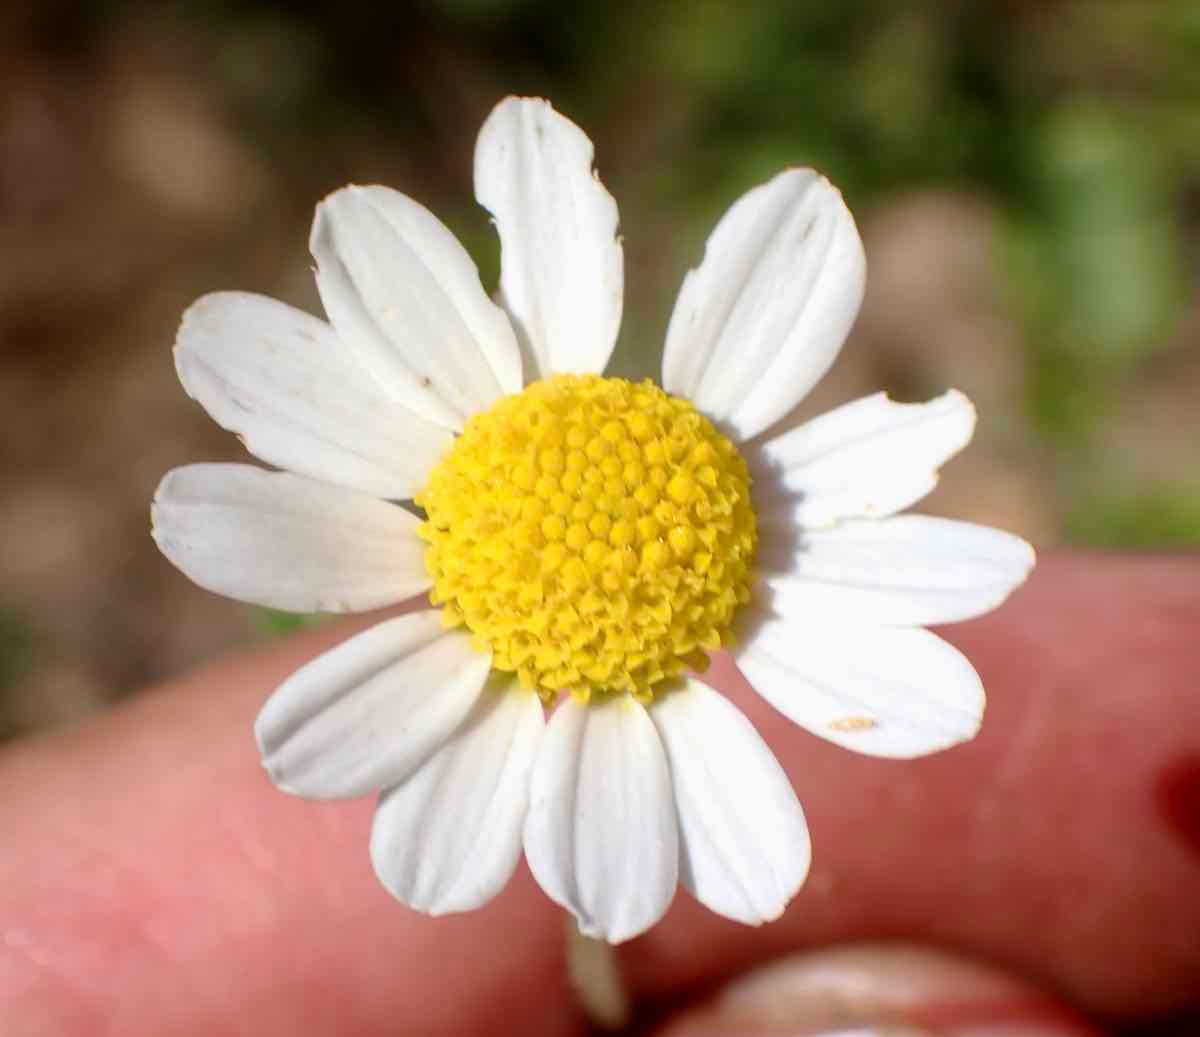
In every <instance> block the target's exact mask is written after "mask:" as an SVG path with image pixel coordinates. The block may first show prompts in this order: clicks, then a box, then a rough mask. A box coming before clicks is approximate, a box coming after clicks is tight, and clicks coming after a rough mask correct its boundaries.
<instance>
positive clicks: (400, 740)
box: [254, 611, 492, 799]
mask: <svg viewBox="0 0 1200 1037" xmlns="http://www.w3.org/2000/svg"><path fill="white" fill-rule="evenodd" d="M491 665H492V658H491V655H490V653H487V652H477V651H475V650H474V649H473V648H472V647H471V640H470V637H469V635H467V634H465V633H463V632H462V631H453V630H446V629H445V628H444V627H443V626H442V621H441V615H440V613H438V612H432V611H429V612H417V613H414V614H412V615H407V616H400V617H398V618H396V619H389V620H387V621H386V622H383V623H380V624H379V625H378V626H374V627H371V629H370V630H367V631H365V632H364V633H361V634H358V635H357V636H356V637H352V638H350V640H349V641H345V642H343V643H342V644H340V645H338V647H337V648H334V649H333V650H332V651H329V652H326V653H325V654H324V655H321V656H318V657H317V658H316V659H314V660H313V661H312V662H310V663H309V664H308V665H307V666H304V667H302V668H301V669H299V670H297V671H296V672H295V673H294V674H292V676H291V677H289V678H288V679H287V680H286V681H284V682H283V683H282V684H281V685H280V686H279V687H278V688H277V689H276V691H275V693H274V694H273V695H272V696H271V697H270V698H269V699H268V700H267V702H266V705H264V706H263V708H262V711H261V712H260V713H259V714H258V719H257V721H255V724H254V735H255V737H256V738H257V739H258V748H259V752H260V753H261V755H262V761H263V766H264V767H266V769H267V773H268V774H269V775H270V776H271V780H272V781H273V782H274V783H275V784H276V785H278V786H279V787H280V788H281V789H283V790H284V791H285V792H292V793H295V794H296V795H298V796H307V797H309V798H311V799H339V798H344V797H347V796H361V795H363V794H365V793H368V792H378V791H379V790H380V789H384V788H388V787H389V786H391V785H395V784H397V783H398V782H401V781H404V779H405V778H407V777H408V776H409V775H410V774H412V773H413V772H414V771H415V770H416V769H417V768H418V767H420V766H421V765H422V764H424V763H425V761H426V760H428V759H429V758H430V756H432V755H433V753H434V752H436V750H437V749H438V747H439V746H441V745H442V744H443V743H444V742H445V741H446V740H447V739H448V738H449V737H450V736H451V735H452V734H453V732H454V730H455V729H456V728H457V727H458V726H459V724H461V723H462V720H463V718H464V717H465V716H466V715H467V713H468V712H469V710H470V709H471V706H472V705H474V703H475V701H476V699H477V698H478V697H479V692H480V689H481V688H482V687H483V684H484V681H486V680H487V675H488V671H489V669H490V668H491Z"/></svg>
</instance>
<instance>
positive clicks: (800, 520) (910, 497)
mask: <svg viewBox="0 0 1200 1037" xmlns="http://www.w3.org/2000/svg"><path fill="white" fill-rule="evenodd" d="M974 429H975V408H974V407H972V406H971V401H970V400H968V399H967V398H966V397H965V396H964V395H963V394H962V393H960V392H955V391H953V390H951V391H950V392H948V393H946V394H945V395H943V396H939V397H938V398H937V399H934V400H930V401H929V402H928V403H893V402H892V401H891V400H889V399H888V398H887V395H886V394H885V393H876V394H875V395H874V396H866V397H864V398H863V399H861V400H855V401H854V402H853V403H848V404H846V405H845V406H843V407H838V408H837V410H832V411H830V412H829V413H828V414H823V415H821V416H820V417H819V418H815V419H813V420H812V421H809V422H807V423H806V424H804V425H801V426H799V427H798V428H794V429H792V430H791V431H790V432H786V433H784V434H783V435H781V436H777V437H776V438H774V439H769V440H767V441H766V442H764V443H763V444H762V445H761V447H760V448H759V450H758V451H756V452H755V454H754V455H752V456H753V457H754V465H755V468H756V470H757V471H756V474H755V484H754V489H755V505H756V510H757V512H758V517H759V521H760V523H771V522H775V523H783V524H785V525H789V526H796V525H799V526H806V527H809V528H812V527H819V526H827V525H829V524H831V523H833V522H835V521H837V520H838V519H845V518H882V517H883V516H885V515H891V514H894V513H895V512H897V511H902V510H904V509H905V508H907V507H908V506H909V505H910V504H914V503H916V502H917V501H918V500H920V499H921V498H922V497H924V496H925V494H927V493H928V492H929V491H930V490H932V489H933V488H934V486H936V485H937V479H938V468H939V467H940V466H941V465H942V464H944V463H945V462H946V461H947V460H949V458H950V457H952V456H953V455H954V454H956V453H958V451H959V450H961V449H962V448H963V447H964V446H966V445H967V442H968V441H969V440H970V438H971V433H972V432H973V431H974Z"/></svg>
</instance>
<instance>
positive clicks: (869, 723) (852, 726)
mask: <svg viewBox="0 0 1200 1037" xmlns="http://www.w3.org/2000/svg"><path fill="white" fill-rule="evenodd" d="M829 726H830V727H832V728H833V729H834V730H835V731H869V730H870V729H871V728H873V727H876V726H877V723H876V721H874V720H872V719H871V718H870V717H842V719H841V720H834V721H833V722H832V723H831V724H830V725H829Z"/></svg>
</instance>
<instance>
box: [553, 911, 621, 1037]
mask: <svg viewBox="0 0 1200 1037" xmlns="http://www.w3.org/2000/svg"><path fill="white" fill-rule="evenodd" d="M567 977H568V980H569V982H570V984H571V986H572V988H574V990H575V993H576V994H577V995H578V996H579V1001H580V1003H581V1004H582V1005H583V1010H584V1012H586V1013H587V1017H588V1019H589V1020H591V1022H592V1024H593V1025H594V1026H596V1027H597V1028H598V1029H601V1030H620V1029H623V1028H624V1027H625V1026H626V1025H627V1024H628V1022H629V1015H630V1005H629V994H628V992H627V991H626V989H625V984H624V982H623V981H622V979H621V970H620V969H619V968H618V966H617V955H616V952H615V950H614V949H613V946H612V945H611V944H609V943H605V942H604V941H603V940H596V939H593V938H592V937H590V936H584V935H583V933H581V932H580V931H579V927H578V925H576V923H575V919H574V918H572V917H570V916H569V915H568V916H567Z"/></svg>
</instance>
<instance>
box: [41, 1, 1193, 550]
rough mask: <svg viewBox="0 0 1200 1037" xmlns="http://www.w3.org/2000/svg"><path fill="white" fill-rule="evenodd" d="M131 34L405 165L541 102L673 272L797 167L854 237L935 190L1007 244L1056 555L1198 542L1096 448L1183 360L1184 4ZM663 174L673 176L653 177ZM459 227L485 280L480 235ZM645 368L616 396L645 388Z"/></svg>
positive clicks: (994, 4) (429, 17) (267, 113)
mask: <svg viewBox="0 0 1200 1037" xmlns="http://www.w3.org/2000/svg"><path fill="white" fill-rule="evenodd" d="M56 6H57V5H53V4H50V5H46V10H47V11H50V10H51V9H53V8H55V7H56ZM134 9H137V10H138V11H139V12H141V13H142V15H144V12H145V11H146V10H148V9H149V10H152V11H153V12H155V14H154V16H155V17H159V18H169V19H173V20H175V21H176V22H182V23H185V24H190V25H194V26H195V29H196V32H197V33H201V34H206V35H208V36H210V37H214V38H217V39H219V40H220V45H219V47H218V52H219V60H218V61H217V63H216V67H215V69H214V70H213V76H214V83H215V84H216V88H217V89H218V90H220V91H222V92H223V95H224V99H225V101H226V102H227V103H228V105H229V106H230V107H231V108H232V109H233V110H234V111H236V112H238V113H240V115H241V116H242V117H244V118H245V119H246V120H247V121H248V123H249V125H251V126H252V127H253V129H254V132H256V133H263V134H273V133H280V134H303V133H305V132H310V133H311V132H315V130H314V128H315V127H329V126H340V125H343V124H345V123H347V122H351V121H354V120H356V119H360V118H363V117H364V116H363V114H362V113H369V114H368V116H366V117H367V118H370V119H374V120H375V122H374V123H373V125H376V126H385V127H386V128H387V132H388V133H389V134H393V133H394V134H395V136H396V138H397V139H404V140H412V141H421V140H423V139H428V138H431V137H433V136H436V135H438V134H440V133H444V132H445V130H444V128H443V127H442V126H441V125H440V118H439V117H440V114H441V112H442V110H443V109H441V108H439V104H438V102H437V100H436V99H435V98H434V95H436V94H437V93H438V92H439V91H440V92H443V93H447V92H449V93H454V92H456V91H457V92H459V93H465V94H471V95H473V96H489V97H494V96H496V95H497V94H499V93H501V92H504V91H509V90H513V91H521V92H540V93H545V94H548V95H550V96H552V97H553V98H554V100H555V102H556V104H558V106H559V107H561V108H563V109H564V110H566V111H568V112H570V113H571V114H572V115H573V116H574V117H575V118H576V119H577V120H578V121H579V122H581V123H582V124H583V125H585V126H586V127H587V128H588V129H589V131H590V132H591V133H592V135H593V136H594V137H596V138H597V139H598V141H599V142H600V144H601V146H602V149H604V145H606V144H611V145H612V146H610V147H608V148H607V149H604V150H603V153H604V154H605V155H606V156H612V155H613V154H614V152H617V151H620V150H622V149H625V150H627V151H629V152H630V153H631V154H632V155H633V157H632V158H627V159H626V164H625V165H623V166H622V165H621V164H620V162H619V161H614V160H613V159H610V158H607V157H606V161H605V171H606V178H608V179H609V181H610V183H612V182H614V176H613V175H612V173H613V171H615V178H616V179H620V181H621V184H620V186H621V189H622V190H621V194H622V205H623V206H626V198H629V199H632V200H633V201H631V203H630V205H629V206H628V207H626V208H624V209H623V211H624V212H625V214H626V217H627V218H628V217H629V216H630V215H635V214H636V212H637V209H636V207H640V208H641V209H642V210H644V211H653V212H655V213H667V214H668V215H669V216H670V217H671V223H672V226H677V227H680V228H683V229H682V231H681V232H680V233H679V235H678V236H677V237H676V238H674V239H673V240H671V241H669V242H664V244H663V247H664V248H669V249H672V250H675V251H676V252H677V253H678V254H679V255H681V256H684V257H695V256H696V255H698V254H699V249H700V246H701V243H702V240H703V235H704V234H705V233H707V229H708V228H709V227H710V226H711V224H712V221H713V219H714V218H715V217H716V216H717V215H718V214H719V213H720V212H721V211H722V210H723V209H724V207H725V206H726V205H727V204H728V203H729V201H730V199H732V198H734V197H736V196H738V195H739V194H741V193H742V192H743V191H744V190H745V189H746V188H747V186H748V185H750V184H754V183H758V182H761V181H762V180H764V179H766V178H767V177H769V176H770V175H772V174H773V173H774V172H776V171H777V170H778V169H779V168H781V167H782V166H785V165H789V164H811V165H814V166H817V167H819V168H820V169H822V170H823V171H825V172H827V173H828V175H829V176H830V177H831V179H833V180H834V181H835V182H836V183H837V184H838V185H839V186H840V187H841V188H842V189H843V191H844V192H845V193H846V195H847V196H848V198H849V199H850V200H851V203H852V205H853V207H854V209H855V210H856V211H857V212H860V213H866V212H869V211H870V209H871V207H872V206H875V205H879V204H883V203H885V202H886V201H888V200H889V199H892V198H894V197H896V196H898V195H902V194H904V193H906V192H914V191H918V190H928V189H931V188H932V189H948V190H953V191H964V192H968V193H970V194H972V195H975V196H980V197H983V198H985V199H986V200H987V201H988V203H989V204H990V206H991V209H992V211H994V212H995V213H996V214H997V217H998V223H999V229H1000V233H999V234H998V235H997V241H998V247H997V250H996V251H997V254H996V256H995V277H996V283H997V287H998V291H999V294H1000V295H1001V296H1002V297H1003V298H1004V299H1005V300H1006V301H1007V304H1008V305H1009V307H1010V308H1011V312H1012V313H1013V314H1014V315H1015V318H1016V321H1017V324H1018V326H1019V327H1020V328H1021V329H1022V331H1023V340H1024V347H1025V351H1026V357H1025V360H1026V364H1025V368H1024V370H1025V398H1026V407H1027V417H1028V419H1029V422H1030V424H1031V426H1032V427H1033V429H1034V430H1035V431H1036V433H1037V435H1038V436H1039V437H1040V438H1041V441H1042V442H1043V443H1044V444H1045V447H1046V451H1047V453H1048V454H1049V456H1050V457H1051V458H1052V459H1053V463H1054V466H1055V470H1056V471H1057V472H1058V473H1059V475H1060V478H1061V481H1062V483H1063V494H1062V495H1063V497H1064V499H1065V500H1067V501H1068V502H1069V506H1068V511H1069V512H1070V513H1071V514H1072V515H1076V516H1082V515H1086V516H1087V519H1086V521H1084V520H1083V519H1078V520H1076V519H1071V521H1070V522H1069V523H1068V534H1069V535H1071V536H1075V537H1079V538H1082V539H1085V540H1087V541H1088V542H1093V543H1109V544H1134V543H1138V544H1140V543H1149V542H1154V536H1155V535H1156V533H1155V531H1156V530H1160V531H1162V536H1163V537H1164V538H1165V539H1167V540H1170V541H1171V542H1173V543H1178V542H1200V498H1198V497H1197V492H1198V491H1196V490H1194V489H1193V490H1190V491H1189V490H1185V489H1184V488H1180V487H1177V488H1169V490H1168V491H1167V492H1166V494H1165V496H1164V493H1163V491H1160V490H1159V489H1157V488H1148V489H1146V490H1145V491H1144V492H1145V493H1146V497H1145V498H1144V499H1142V498H1139V497H1138V492H1139V491H1128V492H1127V491H1125V490H1122V491H1121V494H1119V495H1114V494H1115V491H1114V490H1112V485H1114V484H1121V485H1124V482H1125V481H1128V480H1123V479H1122V473H1113V472H1109V471H1108V468H1107V460H1106V458H1104V457H1102V456H1100V453H1099V447H1098V446H1097V439H1098V437H1097V432H1098V430H1100V429H1101V427H1102V425H1103V423H1104V421H1105V420H1106V418H1108V417H1109V416H1111V415H1112V413H1113V411H1114V407H1115V405H1116V404H1117V402H1118V401H1119V399H1120V398H1121V396H1122V394H1127V393H1128V392H1129V391H1130V389H1129V386H1130V383H1131V379H1133V378H1134V377H1135V376H1136V375H1137V373H1138V371H1139V370H1140V369H1141V368H1142V366H1143V365H1145V364H1146V363H1148V362H1150V361H1152V360H1153V359H1154V358H1155V356H1156V355H1159V354H1161V353H1163V351H1167V350H1171V349H1179V348H1182V347H1181V346H1180V345H1179V341H1178V337H1177V336H1176V334H1175V332H1176V329H1177V327H1178V324H1179V321H1180V316H1181V313H1182V312H1183V309H1184V306H1185V304H1186V303H1187V302H1188V300H1189V292H1194V287H1193V286H1194V282H1195V260H1196V255H1195V253H1196V251H1197V246H1196V238H1197V231H1198V226H1197V225H1198V223H1200V3H1197V2H1196V0H904V2H897V0H842V2H833V0H759V2H756V3H753V4H740V3H730V2H727V0H661V2H650V3H647V2H645V0H607V2H604V3H599V2H591V3H588V2H581V3H575V4H562V3H555V2H551V0H425V2H422V3H409V4H391V5H378V4H376V3H374V2H368V0H340V2H339V3H336V4H328V3H321V2H317V0H301V2H296V3H291V4H287V5H281V4H276V3H267V2H265V0H203V2H202V0H162V2H159V3H155V4H153V5H151V6H149V7H148V6H147V5H146V4H145V3H136V2H134V0H109V2H108V3H98V4H92V5H89V6H88V8H87V10H88V11H89V12H90V14H89V17H91V18H93V19H104V18H107V17H109V16H111V15H113V14H114V12H116V13H120V12H126V13H127V12H129V11H132V10H134ZM59 15H61V12H59ZM46 17H47V24H61V23H62V21H63V19H62V18H61V17H59V16H58V15H55V14H47V16H46ZM76 24H77V26H78V24H79V20H77V23H76ZM76 31H78V32H80V33H84V32H85V31H86V30H85V29H80V28H78V27H77V30H76ZM265 70H269V72H270V74H269V75H268V74H264V71H265ZM471 130H473V128H468V129H464V130H463V131H462V132H470V131H471ZM634 138H637V139H636V140H635V139H634ZM617 144H620V145H621V147H617V146H616V145H617ZM667 148H669V149H670V152H671V155H672V158H673V160H672V161H670V162H663V161H655V160H654V159H655V158H656V156H657V154H658V153H659V152H661V151H662V150H664V149H667ZM641 158H645V159H646V161H641ZM680 161H682V162H683V172H681V170H680V165H679V163H680ZM453 175H461V174H460V173H458V172H455V173H454V174H453ZM448 219H449V222H450V223H451V224H452V225H453V227H454V229H455V230H456V231H460V230H461V232H462V235H463V238H464V240H465V241H467V243H468V245H469V246H474V245H476V244H479V245H480V246H481V247H479V248H473V251H474V252H475V254H476V255H478V256H480V257H489V258H487V259H486V260H485V261H484V263H483V264H482V265H484V266H485V267H494V259H493V258H490V257H491V253H490V252H489V250H488V249H487V248H484V247H482V246H483V244H484V243H485V238H484V235H485V234H488V233H489V232H488V230H487V228H486V225H485V224H484V223H483V222H482V221H481V220H478V219H477V218H475V217H466V216H463V217H461V218H458V217H456V214H455V213H454V212H450V213H449V214H448ZM472 220H474V222H472ZM493 252H494V250H493ZM493 272H494V270H491V269H485V274H490V273H493ZM630 348H631V347H630V346H629V344H628V343H623V345H622V347H621V351H620V352H619V355H618V360H617V363H618V369H619V370H620V371H622V372H632V371H634V370H638V369H641V368H643V367H644V364H643V363H642V361H643V360H644V357H641V356H639V355H631V354H630ZM632 348H633V349H634V350H635V352H636V349H637V347H636V346H634V347H632ZM1102 476H1104V477H1105V478H1102ZM1129 494H1132V496H1129ZM1189 494H1191V496H1189ZM1169 502H1170V503H1169ZM1153 516H1159V517H1158V518H1154V517H1153ZM1168 527H1169V528H1168Z"/></svg>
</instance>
